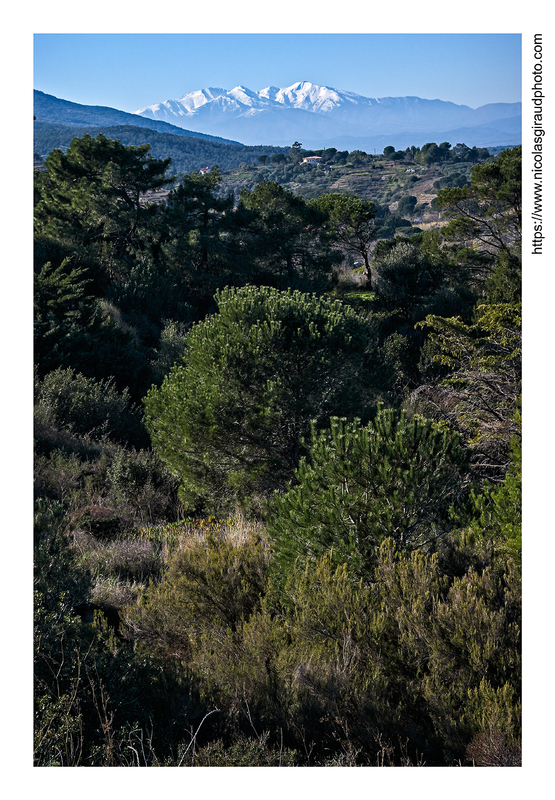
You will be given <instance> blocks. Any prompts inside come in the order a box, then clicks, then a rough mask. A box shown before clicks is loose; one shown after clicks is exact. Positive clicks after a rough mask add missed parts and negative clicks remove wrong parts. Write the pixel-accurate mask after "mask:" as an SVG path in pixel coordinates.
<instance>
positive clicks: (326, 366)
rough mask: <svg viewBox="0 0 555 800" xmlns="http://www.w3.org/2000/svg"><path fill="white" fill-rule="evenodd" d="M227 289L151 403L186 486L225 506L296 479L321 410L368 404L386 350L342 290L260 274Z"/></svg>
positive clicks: (326, 413)
mask: <svg viewBox="0 0 555 800" xmlns="http://www.w3.org/2000/svg"><path fill="white" fill-rule="evenodd" d="M216 299H217V302H218V307H219V312H218V314H215V315H214V316H212V317H209V318H208V319H206V320H204V321H203V322H200V323H198V324H197V325H195V326H194V327H193V328H192V329H191V331H190V333H189V334H188V336H187V340H186V346H185V353H184V358H183V363H182V364H180V365H177V366H175V367H174V368H173V369H172V370H171V372H170V373H169V375H168V376H167V377H166V378H165V380H164V383H163V384H162V386H161V387H160V388H159V389H157V388H153V389H152V390H151V391H150V392H149V394H148V396H147V397H146V400H145V410H146V424H147V427H148V430H149V432H150V434H151V437H152V443H153V446H154V447H155V448H156V449H157V450H158V452H159V454H160V455H161V456H162V457H163V458H164V459H165V460H166V461H167V463H168V465H169V466H170V468H171V470H172V471H173V472H174V474H175V475H176V476H179V477H180V479H181V480H182V481H183V492H184V495H183V496H184V497H185V496H187V497H188V499H189V502H194V498H195V497H197V498H198V497H204V498H205V502H209V503H210V504H212V507H213V504H218V503H219V504H222V505H223V506H224V507H225V506H226V505H229V504H231V505H233V504H234V503H235V502H237V500H240V499H241V498H242V499H243V500H245V499H246V498H248V497H249V496H251V495H252V494H257V493H262V494H264V493H266V492H269V491H271V490H273V489H275V488H277V487H284V486H285V484H286V482H287V480H288V479H289V478H291V476H292V473H293V470H294V469H295V467H296V466H298V463H299V460H300V458H301V455H302V454H303V452H304V449H303V444H302V441H303V438H304V437H306V436H308V434H309V432H310V420H315V424H316V425H317V426H319V427H321V426H322V425H324V424H327V420H328V418H329V417H330V416H332V415H333V414H338V413H344V414H347V415H349V416H351V417H353V416H354V415H361V416H362V415H366V414H368V411H369V406H370V404H371V401H372V397H373V393H372V387H373V385H375V384H374V381H375V380H376V376H375V375H374V374H373V369H372V368H373V366H374V365H375V364H376V361H377V359H376V357H375V349H376V344H375V342H374V341H373V334H372V329H371V327H369V324H368V323H367V322H366V321H365V320H363V319H361V318H360V317H359V316H358V315H357V314H356V313H355V312H354V311H353V310H352V309H350V308H348V307H346V306H343V305H342V304H341V303H340V302H339V301H331V300H329V299H327V298H319V297H317V296H315V295H308V294H303V293H301V292H297V291H295V292H292V291H287V292H280V291H278V290H277V289H271V288H269V287H260V288H255V287H252V286H247V287H244V288H242V289H230V288H228V289H225V290H223V291H221V292H218V294H217V296H216ZM378 377H379V376H378Z"/></svg>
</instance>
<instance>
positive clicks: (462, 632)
mask: <svg viewBox="0 0 555 800" xmlns="http://www.w3.org/2000/svg"><path fill="white" fill-rule="evenodd" d="M476 564H477V569H474V568H473V567H469V566H468V563H467V567H466V570H465V571H463V574H462V575H461V576H459V577H450V576H448V575H445V574H443V573H442V571H441V569H440V562H439V559H438V556H437V555H434V556H425V555H424V554H422V553H421V552H414V553H412V554H411V555H410V556H406V555H402V554H401V553H399V551H398V550H397V549H396V548H395V546H394V544H393V542H392V541H391V540H386V541H385V542H384V543H383V544H382V547H381V548H380V551H379V553H378V555H377V559H376V568H375V572H374V573H373V575H372V581H371V582H369V583H368V584H367V585H364V584H363V583H362V582H360V583H358V584H357V583H356V581H353V579H352V575H351V574H350V573H349V570H348V569H347V567H346V565H339V566H337V565H336V564H334V562H333V558H332V557H331V556H330V555H329V554H328V555H325V556H323V557H322V558H321V559H318V560H313V561H310V562H309V563H307V565H306V567H305V568H304V569H302V570H295V571H293V572H291V573H290V575H289V578H288V580H287V583H286V585H285V587H284V589H282V590H281V591H280V592H276V591H275V587H272V586H271V585H270V586H269V587H268V591H267V592H266V594H265V596H264V597H263V598H262V600H261V603H260V605H259V606H257V608H256V609H254V610H253V611H252V613H250V615H245V616H244V617H243V618H242V620H241V621H240V622H239V623H238V624H237V626H236V629H235V630H231V629H228V630H227V631H226V632H224V631H221V632H220V635H216V633H215V632H214V630H212V632H211V634H210V635H207V636H205V637H204V638H202V639H199V638H197V639H196V646H195V647H193V648H189V649H188V651H187V654H188V658H189V665H190V669H191V670H192V673H193V674H194V675H195V676H196V677H197V679H198V680H199V682H200V684H199V685H200V691H201V696H202V697H204V698H205V700H206V702H207V704H208V705H209V706H210V707H214V708H216V707H217V708H218V709H220V712H221V715H222V716H221V719H222V724H223V720H225V719H227V723H228V725H229V726H230V729H231V730H238V731H242V732H243V733H247V734H249V735H252V731H253V730H254V731H255V732H261V731H266V732H268V734H269V736H270V741H271V742H272V743H273V744H274V746H275V745H276V744H279V743H280V741H281V742H282V744H283V745H284V746H285V747H287V748H292V749H295V750H296V751H297V752H298V754H299V758H301V763H302V764H306V765H315V764H316V765H317V764H330V763H333V762H334V763H336V764H337V763H340V762H341V761H342V760H343V761H345V760H348V762H349V764H350V765H355V764H358V765H366V766H373V765H379V764H382V763H384V762H387V763H390V764H392V765H400V764H404V765H410V764H419V763H425V764H426V765H430V766H433V765H447V764H453V765H454V764H457V763H466V762H465V757H466V751H467V748H468V747H470V746H471V745H472V744H473V743H474V746H475V747H477V746H478V744H479V743H480V742H481V740H482V738H483V737H485V736H493V737H494V738H496V741H497V742H498V744H499V747H500V749H501V750H502V751H503V752H505V754H506V755H507V756H508V755H510V754H511V753H512V754H513V756H514V754H515V753H516V752H518V749H519V744H518V743H519V739H520V702H519V697H520V686H519V664H520V638H519V630H520V628H519V625H520V620H519V614H520V581H519V578H518V574H517V572H516V571H515V570H514V568H513V566H512V565H511V564H510V563H509V564H504V563H503V562H499V563H492V562H491V559H488V557H487V555H485V554H484V555H483V556H482V558H481V559H480V558H477V559H476ZM160 601H161V595H160V596H159V598H158V602H160ZM165 607H166V606H165V604H162V603H161V602H160V606H159V611H158V614H159V617H160V618H162V617H163V616H164V615H163V611H164V608H165ZM168 616H169V618H170V619H171V615H168ZM185 633H186V631H183V632H182V636H184V634H185ZM184 641H187V640H184ZM172 646H173V647H177V645H176V644H173V643H172ZM471 749H472V748H471Z"/></svg>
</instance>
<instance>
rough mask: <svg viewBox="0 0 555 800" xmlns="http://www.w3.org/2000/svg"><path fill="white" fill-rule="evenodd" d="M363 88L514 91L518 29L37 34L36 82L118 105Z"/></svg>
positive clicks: (499, 95) (497, 96)
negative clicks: (272, 89)
mask: <svg viewBox="0 0 555 800" xmlns="http://www.w3.org/2000/svg"><path fill="white" fill-rule="evenodd" d="M303 80H306V81H311V82H312V83H316V84H319V85H325V86H332V87H334V88H336V89H344V90H348V91H352V92H356V93H357V94H362V95H364V96H366V97H387V96H391V97H400V96H406V95H415V96H417V97H423V98H426V99H440V100H450V101H451V102H454V103H459V104H462V105H468V106H471V107H472V108H476V107H478V106H481V105H484V104H486V103H496V102H504V103H512V102H518V101H520V100H521V36H520V34H508V33H501V34H491V33H483V34H481V33H478V34H475V33H471V34H458V33H454V34H427V33H417V34H395V33H394V34H357V33H353V34H351V33H337V34H336V33H322V34H318V33H315V34H307V33H298V34H294V33H293V34H291V33H285V34H277V33H276V34H274V33H260V34H259V33H246V34H242V33H223V34H218V33H210V34H203V33H194V34H173V33H170V34H159V33H147V34H143V33H136V34H121V33H113V34H105V33H98V34H93V33H82V34H70V33H60V34H55V33H44V34H35V36H34V88H35V89H40V90H41V91H43V92H46V93H47V94H52V95H55V96H56V97H61V98H63V99H65V100H72V101H73V102H76V103H83V104H85V105H104V106H111V107H113V108H118V109H121V110H123V111H136V110H137V109H139V108H143V107H144V106H147V105H151V104H153V103H157V102H161V101H164V100H169V99H178V98H180V97H182V96H183V95H184V94H186V93H187V92H190V91H194V90H195V89H202V88H205V87H208V86H212V87H221V88H224V89H232V88H233V87H234V86H236V85H237V84H243V85H245V86H247V87H248V88H250V89H253V90H255V91H256V90H259V89H263V88H265V87H266V86H270V85H274V86H281V87H283V86H290V85H291V84H292V83H294V82H295V81H303Z"/></svg>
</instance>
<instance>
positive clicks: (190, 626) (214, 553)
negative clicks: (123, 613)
mask: <svg viewBox="0 0 555 800" xmlns="http://www.w3.org/2000/svg"><path fill="white" fill-rule="evenodd" d="M266 563H267V553H266V551H265V549H264V548H263V546H262V544H261V542H260V541H259V540H258V537H257V536H256V534H255V533H254V532H247V535H246V536H245V535H242V536H240V537H239V538H238V537H237V536H236V537H235V538H234V537H233V532H229V531H228V530H227V529H226V527H225V526H224V527H222V526H218V525H214V524H210V525H209V526H208V530H207V533H206V535H204V536H202V537H199V538H196V539H195V538H193V539H191V540H189V541H188V540H186V539H185V540H183V541H182V544H181V546H179V547H178V548H177V549H175V551H174V552H173V553H172V554H171V555H170V557H169V560H168V564H167V569H166V571H165V573H164V575H163V578H162V581H161V582H160V583H159V584H157V585H151V586H149V587H148V588H147V589H146V590H145V591H144V592H143V594H142V596H141V599H140V604H139V606H138V607H137V608H130V609H128V610H127V621H128V625H129V626H130V627H131V629H132V630H133V632H134V633H133V635H134V636H135V637H136V638H137V639H138V640H139V641H141V642H143V643H144V642H148V645H149V648H150V649H154V650H155V651H157V652H162V653H166V654H167V655H175V656H178V657H179V658H181V659H184V660H187V661H188V660H190V659H192V660H194V659H195V658H198V655H199V652H201V651H202V649H203V648H204V647H208V648H209V649H212V648H214V647H216V646H217V645H218V644H219V643H221V642H222V640H223V639H224V638H225V635H226V631H227V630H228V629H229V630H230V631H234V630H236V628H237V626H238V625H240V624H241V622H242V620H243V619H247V618H248V617H249V616H250V615H251V614H252V613H253V611H255V610H256V609H257V608H258V606H259V603H260V595H261V594H262V593H263V591H264V583H265V571H266Z"/></svg>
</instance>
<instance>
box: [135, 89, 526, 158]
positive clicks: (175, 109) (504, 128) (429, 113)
mask: <svg viewBox="0 0 555 800" xmlns="http://www.w3.org/2000/svg"><path fill="white" fill-rule="evenodd" d="M135 113H136V114H138V115H140V116H142V117H146V118H148V119H154V120H162V121H164V122H169V123H171V124H172V125H176V126H178V127H183V128H187V129H189V130H192V131H199V132H202V133H207V134H211V135H214V136H223V137H225V138H227V139H235V140H238V141H240V142H242V143H243V144H248V145H254V144H273V145H290V144H292V142H294V141H295V140H297V141H300V142H302V144H303V146H304V147H305V148H306V147H312V148H314V147H316V148H321V147H330V146H333V147H337V148H338V149H349V150H353V149H356V148H360V149H366V150H367V151H368V150H369V149H370V148H371V147H380V146H381V147H383V146H384V145H385V144H392V145H393V146H395V147H397V148H404V147H407V146H410V145H412V144H415V145H421V144H424V143H425V142H426V141H438V139H440V140H441V141H445V140H449V141H451V142H452V144H456V142H457V141H460V142H462V141H464V142H465V143H466V144H468V145H469V146H474V145H476V146H479V147H487V146H488V145H489V146H494V145H496V144H497V145H512V144H520V142H521V114H522V104H521V103H491V104H488V105H485V106H481V107H480V108H476V109H473V108H470V107H469V106H464V105H457V104H455V103H450V102H447V101H444V100H424V99H422V98H420V97H381V98H369V97H363V96H362V95H358V94H355V93H354V92H348V91H339V90H337V89H333V88H331V87H329V86H318V85H316V84H314V83H310V82H308V81H301V82H298V83H294V84H293V85H292V86H288V87H286V88H278V87H276V86H268V87H267V88H265V89H262V90H260V91H252V90H251V89H249V88H247V87H246V86H236V87H235V88H234V89H230V90H227V89H221V88H207V89H199V90H198V91H194V92H189V93H187V94H185V95H184V96H183V97H181V98H180V99H178V100H166V101H164V102H161V103H155V104H153V105H151V106H147V107H146V108H141V109H139V110H138V111H136V112H135ZM421 139H422V140H423V141H420V140H421ZM453 140H455V141H453Z"/></svg>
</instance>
